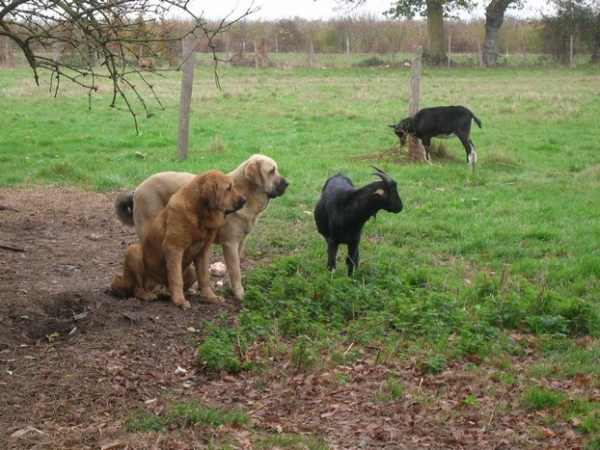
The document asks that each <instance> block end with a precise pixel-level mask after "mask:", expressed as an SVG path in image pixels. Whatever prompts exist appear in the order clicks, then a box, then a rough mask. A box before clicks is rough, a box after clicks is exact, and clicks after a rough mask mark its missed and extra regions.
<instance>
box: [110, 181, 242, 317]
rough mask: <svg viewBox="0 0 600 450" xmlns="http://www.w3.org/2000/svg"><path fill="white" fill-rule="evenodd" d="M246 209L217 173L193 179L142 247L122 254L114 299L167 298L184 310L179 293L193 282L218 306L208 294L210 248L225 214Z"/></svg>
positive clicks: (153, 226) (150, 229)
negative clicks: (162, 296)
mask: <svg viewBox="0 0 600 450" xmlns="http://www.w3.org/2000/svg"><path fill="white" fill-rule="evenodd" d="M245 203H246V198H245V197H244V196H243V195H242V194H240V193H239V192H238V191H237V189H236V188H235V187H234V184H233V180H232V179H231V178H230V177H229V176H227V175H225V174H224V173H222V172H219V171H216V170H210V171H208V172H204V173H200V174H198V175H196V176H195V177H192V179H191V181H189V182H188V183H187V184H185V185H184V186H183V187H182V188H181V189H179V190H178V191H177V192H176V193H174V194H173V196H171V198H170V199H169V201H168V203H167V204H166V206H165V207H164V209H163V210H162V211H161V212H160V213H159V214H158V215H157V216H156V217H155V219H154V220H153V221H152V223H151V224H150V225H149V227H148V229H147V230H146V233H145V236H144V239H143V240H142V243H141V245H140V244H132V245H130V246H129V247H128V248H127V250H126V251H125V262H124V263H123V275H122V276H121V275H115V277H114V278H113V281H112V284H111V289H112V291H113V293H114V294H115V295H117V296H120V297H129V296H131V295H134V296H135V297H136V298H138V299H140V300H154V299H156V298H157V297H158V296H159V295H162V294H166V293H168V294H169V295H170V296H171V300H172V301H173V303H175V304H176V305H178V306H181V307H183V308H189V307H190V303H189V302H188V301H187V300H186V299H185V297H184V292H185V291H186V290H187V289H189V288H190V287H191V286H192V284H194V282H195V281H196V279H197V280H198V289H199V290H200V293H201V294H202V296H203V297H204V298H205V299H207V300H208V301H210V302H220V301H223V298H222V297H219V296H217V295H215V294H214V292H213V291H212V289H211V288H210V279H209V274H208V263H209V261H210V247H211V244H212V242H213V240H214V239H215V236H216V234H217V230H218V229H219V228H220V227H221V226H222V225H223V224H224V223H225V217H226V216H227V214H230V213H233V212H235V211H238V210H239V209H241V208H242V207H243V206H244V204H245ZM192 263H194V267H195V269H196V272H195V273H194V270H193V269H192V267H191V264H192Z"/></svg>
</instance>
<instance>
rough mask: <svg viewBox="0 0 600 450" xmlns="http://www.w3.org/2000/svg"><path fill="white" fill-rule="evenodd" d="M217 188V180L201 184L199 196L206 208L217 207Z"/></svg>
mask: <svg viewBox="0 0 600 450" xmlns="http://www.w3.org/2000/svg"><path fill="white" fill-rule="evenodd" d="M218 189H219V183H217V182H208V183H204V185H203V186H202V190H201V191H200V196H201V197H202V200H203V201H204V204H205V205H206V207H207V208H208V209H218V206H219V202H218V194H217V191H218Z"/></svg>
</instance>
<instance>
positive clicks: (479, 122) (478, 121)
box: [471, 113, 481, 128]
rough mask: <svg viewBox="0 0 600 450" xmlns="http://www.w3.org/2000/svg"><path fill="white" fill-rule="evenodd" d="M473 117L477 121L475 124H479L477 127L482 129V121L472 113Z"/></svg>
mask: <svg viewBox="0 0 600 450" xmlns="http://www.w3.org/2000/svg"><path fill="white" fill-rule="evenodd" d="M471 116H473V120H474V121H475V123H476V124H477V126H478V127H479V128H481V120H479V119H478V118H477V117H475V114H473V113H471Z"/></svg>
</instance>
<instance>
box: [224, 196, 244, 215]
mask: <svg viewBox="0 0 600 450" xmlns="http://www.w3.org/2000/svg"><path fill="white" fill-rule="evenodd" d="M245 204H246V197H244V196H240V198H238V200H237V202H235V205H233V209H229V210H227V211H225V214H231V213H234V212H236V211H239V210H240V209H242V208H243V207H244V205H245Z"/></svg>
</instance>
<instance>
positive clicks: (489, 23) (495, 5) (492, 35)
mask: <svg viewBox="0 0 600 450" xmlns="http://www.w3.org/2000/svg"><path fill="white" fill-rule="evenodd" d="M515 1H516V0H492V1H491V2H490V4H489V5H488V6H487V8H486V9H485V43H484V44H483V64H484V65H485V66H488V67H492V66H495V65H496V60H497V58H498V53H497V52H496V43H497V42H498V36H499V35H500V27H501V26H502V22H504V12H505V11H506V8H508V5H510V4H511V3H514V2H515Z"/></svg>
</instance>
